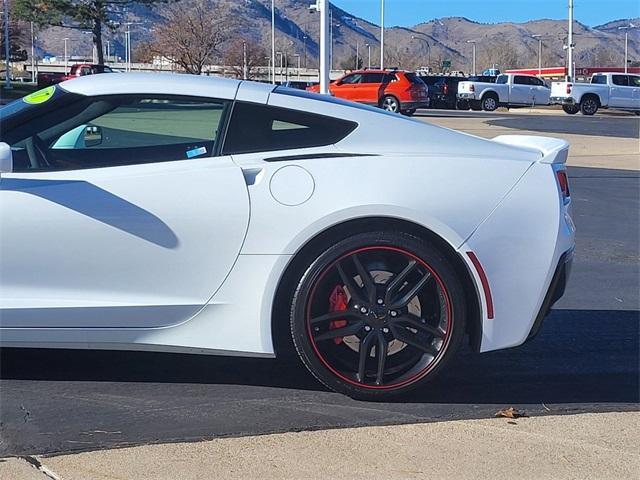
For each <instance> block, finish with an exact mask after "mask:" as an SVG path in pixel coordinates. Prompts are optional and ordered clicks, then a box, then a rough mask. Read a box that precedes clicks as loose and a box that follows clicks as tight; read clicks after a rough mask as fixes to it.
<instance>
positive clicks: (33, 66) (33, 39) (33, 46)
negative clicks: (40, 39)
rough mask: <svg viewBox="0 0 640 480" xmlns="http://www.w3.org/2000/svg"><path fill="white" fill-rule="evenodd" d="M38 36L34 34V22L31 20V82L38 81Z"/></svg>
mask: <svg viewBox="0 0 640 480" xmlns="http://www.w3.org/2000/svg"><path fill="white" fill-rule="evenodd" d="M35 60H36V37H35V35H34V34H33V22H31V82H32V83H36V81H37V76H36V64H35Z"/></svg>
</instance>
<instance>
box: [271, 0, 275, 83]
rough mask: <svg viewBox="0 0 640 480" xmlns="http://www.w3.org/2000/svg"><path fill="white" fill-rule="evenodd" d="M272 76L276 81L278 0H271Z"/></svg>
mask: <svg viewBox="0 0 640 480" xmlns="http://www.w3.org/2000/svg"><path fill="white" fill-rule="evenodd" d="M271 78H272V82H273V83H274V84H275V83H276V0H271Z"/></svg>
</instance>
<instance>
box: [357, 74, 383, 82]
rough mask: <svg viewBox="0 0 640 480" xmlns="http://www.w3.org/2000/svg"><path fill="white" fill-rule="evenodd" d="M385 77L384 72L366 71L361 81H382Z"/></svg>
mask: <svg viewBox="0 0 640 480" xmlns="http://www.w3.org/2000/svg"><path fill="white" fill-rule="evenodd" d="M383 77H384V74H382V73H365V74H364V75H363V76H362V82H360V83H382V78H383Z"/></svg>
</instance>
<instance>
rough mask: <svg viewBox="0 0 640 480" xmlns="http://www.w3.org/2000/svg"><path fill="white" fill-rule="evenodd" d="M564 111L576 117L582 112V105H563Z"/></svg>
mask: <svg viewBox="0 0 640 480" xmlns="http://www.w3.org/2000/svg"><path fill="white" fill-rule="evenodd" d="M562 110H564V113H568V114H569V115H575V114H576V113H578V112H579V111H580V105H563V106H562Z"/></svg>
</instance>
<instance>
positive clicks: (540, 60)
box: [531, 35, 542, 76]
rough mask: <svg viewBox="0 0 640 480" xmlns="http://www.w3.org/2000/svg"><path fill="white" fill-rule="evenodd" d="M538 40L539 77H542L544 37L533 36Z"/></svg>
mask: <svg viewBox="0 0 640 480" xmlns="http://www.w3.org/2000/svg"><path fill="white" fill-rule="evenodd" d="M531 37H532V38H537V39H538V76H540V75H542V35H531Z"/></svg>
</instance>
